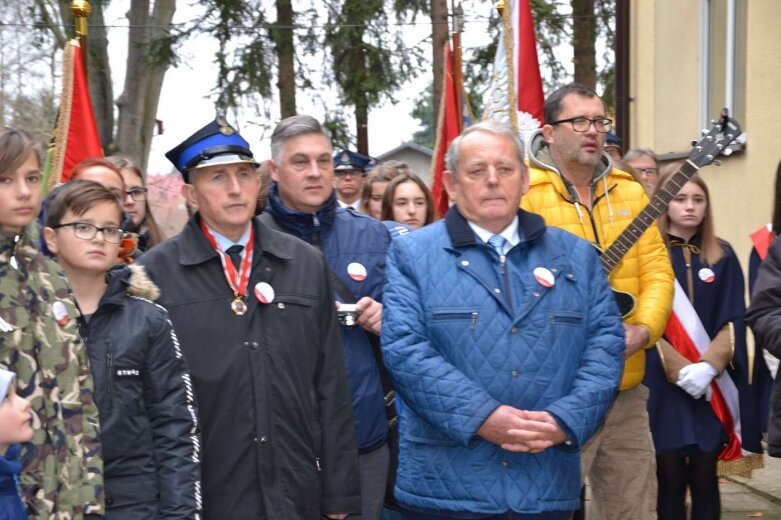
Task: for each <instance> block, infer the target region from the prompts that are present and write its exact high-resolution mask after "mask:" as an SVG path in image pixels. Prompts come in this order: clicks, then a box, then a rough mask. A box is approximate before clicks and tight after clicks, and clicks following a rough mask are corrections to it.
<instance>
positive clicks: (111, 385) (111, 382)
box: [106, 352, 114, 404]
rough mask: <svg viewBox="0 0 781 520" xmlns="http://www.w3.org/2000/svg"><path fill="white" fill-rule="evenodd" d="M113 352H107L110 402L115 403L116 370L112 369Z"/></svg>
mask: <svg viewBox="0 0 781 520" xmlns="http://www.w3.org/2000/svg"><path fill="white" fill-rule="evenodd" d="M112 365H113V363H112V359H111V352H106V371H107V376H108V385H107V387H108V400H109V402H110V403H112V404H113V403H114V370H113V367H112Z"/></svg>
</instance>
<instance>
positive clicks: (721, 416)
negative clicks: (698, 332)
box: [664, 312, 743, 460]
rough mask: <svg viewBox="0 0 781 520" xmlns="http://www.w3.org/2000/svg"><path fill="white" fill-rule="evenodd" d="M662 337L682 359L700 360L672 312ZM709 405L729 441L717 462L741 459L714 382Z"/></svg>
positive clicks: (732, 425)
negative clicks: (665, 338) (664, 337)
mask: <svg viewBox="0 0 781 520" xmlns="http://www.w3.org/2000/svg"><path fill="white" fill-rule="evenodd" d="M664 335H665V336H666V337H667V339H668V340H669V341H670V344H672V346H673V347H674V348H675V350H677V351H678V352H679V353H680V354H681V355H682V356H683V357H685V358H686V359H688V360H689V361H691V362H692V363H697V362H698V361H699V360H700V352H699V351H698V350H697V347H696V346H695V345H694V343H693V342H692V340H691V337H690V336H689V334H688V333H687V332H686V329H685V328H684V326H683V324H682V323H681V322H680V320H679V319H678V316H677V315H676V314H675V312H673V313H672V314H671V315H670V321H668V322H667V328H666V329H665V331H664ZM710 386H711V390H713V394H712V395H711V400H710V405H711V407H712V408H713V413H715V414H716V417H717V418H718V420H719V422H721V424H722V425H723V426H724V430H726V432H727V436H728V437H729V441H728V442H727V445H726V446H725V447H724V449H722V450H721V453H720V454H719V460H736V459H739V458H741V457H743V450H742V448H741V442H740V439H739V438H738V436H737V434H736V433H735V424H734V422H733V419H732V413H731V412H730V410H729V408H728V407H727V402H726V401H725V400H724V396H723V395H722V393H721V389H720V388H719V385H718V384H716V381H712V382H711V384H710Z"/></svg>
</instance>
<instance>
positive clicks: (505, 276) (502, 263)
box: [499, 255, 513, 309]
mask: <svg viewBox="0 0 781 520" xmlns="http://www.w3.org/2000/svg"><path fill="white" fill-rule="evenodd" d="M499 269H500V272H501V274H502V285H504V301H505V302H507V307H509V308H510V309H512V308H513V297H512V293H511V292H510V276H509V273H508V272H507V257H506V256H505V255H499Z"/></svg>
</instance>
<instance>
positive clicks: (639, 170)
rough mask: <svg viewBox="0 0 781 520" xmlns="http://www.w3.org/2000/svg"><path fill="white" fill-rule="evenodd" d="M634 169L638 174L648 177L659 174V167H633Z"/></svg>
mask: <svg viewBox="0 0 781 520" xmlns="http://www.w3.org/2000/svg"><path fill="white" fill-rule="evenodd" d="M635 171H636V172H637V173H639V174H640V175H648V176H649V177H653V176H655V175H659V168H635Z"/></svg>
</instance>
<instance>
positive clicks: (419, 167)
mask: <svg viewBox="0 0 781 520" xmlns="http://www.w3.org/2000/svg"><path fill="white" fill-rule="evenodd" d="M380 157H381V161H390V160H391V159H393V160H395V161H401V162H404V163H407V166H409V167H410V169H411V170H412V172H413V173H415V174H416V175H417V176H418V177H420V178H421V179H423V182H425V183H426V184H427V185H428V186H431V179H430V177H431V172H430V170H431V157H429V156H426V155H425V154H422V153H420V152H418V151H417V150H414V149H411V148H404V149H402V150H400V151H398V152H395V153H393V154H382V155H381V156H380Z"/></svg>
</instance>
